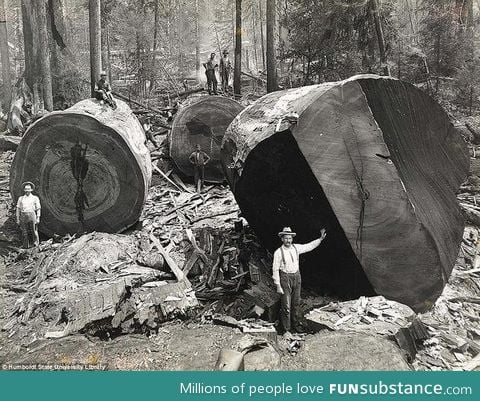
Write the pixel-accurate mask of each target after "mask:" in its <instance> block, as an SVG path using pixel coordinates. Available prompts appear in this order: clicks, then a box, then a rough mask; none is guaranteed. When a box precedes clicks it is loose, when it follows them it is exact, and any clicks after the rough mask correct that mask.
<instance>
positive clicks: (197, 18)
mask: <svg viewBox="0 0 480 401" xmlns="http://www.w3.org/2000/svg"><path fill="white" fill-rule="evenodd" d="M198 1H199V0H195V71H196V72H197V76H199V75H200V68H201V63H200V11H199V8H198ZM218 56H219V57H221V55H220V54H219V55H218Z"/></svg>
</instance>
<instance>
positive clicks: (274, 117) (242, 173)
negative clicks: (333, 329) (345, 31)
mask: <svg viewBox="0 0 480 401" xmlns="http://www.w3.org/2000/svg"><path fill="white" fill-rule="evenodd" d="M292 115H298V121H294V119H292V118H291V117H289V118H287V119H285V121H282V122H281V123H279V120H280V119H281V118H283V117H284V116H292ZM222 163H223V164H224V167H225V170H226V173H227V179H228V181H229V184H230V186H231V188H232V190H233V192H234V194H235V197H236V200H237V202H238V204H239V206H240V208H241V210H242V212H243V214H244V216H245V218H246V219H247V220H248V221H249V223H250V225H251V226H252V227H253V228H254V230H255V231H256V233H257V235H258V236H259V238H260V240H261V241H262V242H263V244H264V245H265V246H266V247H268V248H269V249H270V250H272V251H273V250H274V249H275V248H276V247H278V246H279V245H280V243H279V240H278V237H277V235H276V234H277V232H278V231H279V230H280V229H281V228H282V227H284V226H290V227H292V228H293V229H294V230H295V231H296V232H297V233H298V235H297V237H296V240H298V242H300V243H302V242H307V241H310V240H313V239H315V238H317V237H318V236H319V234H320V229H321V228H322V227H326V228H327V238H326V240H325V241H324V243H322V245H321V246H320V247H319V248H317V249H316V250H315V251H313V252H311V253H310V254H307V256H305V260H304V261H303V262H302V266H304V268H303V273H304V274H303V277H304V286H305V285H307V286H311V287H316V288H322V289H324V290H325V291H334V292H336V293H343V295H344V296H351V297H356V296H359V295H363V294H372V293H378V294H381V295H384V296H385V297H387V298H390V299H393V300H396V301H399V302H402V303H405V304H407V305H409V306H410V307H412V308H413V309H415V310H417V311H421V310H425V309H428V308H429V307H430V306H431V305H432V304H433V302H434V301H435V300H436V298H437V297H438V296H439V295H440V294H441V292H442V290H443V288H444V286H445V284H446V282H447V280H448V278H449V276H450V273H451V271H452V268H453V265H454V263H455V260H456V258H457V255H458V251H459V247H460V243H461V240H462V233H463V229H464V220H463V218H462V214H461V212H460V209H459V206H458V204H457V200H456V197H455V192H456V191H457V190H458V188H459V186H460V184H461V183H462V181H463V180H464V179H465V178H466V176H467V173H468V167H469V158H468V153H467V147H466V144H465V142H464V141H463V139H462V138H461V136H460V135H459V133H458V132H457V131H456V129H455V128H454V127H453V125H452V124H451V123H450V121H449V119H448V116H447V114H446V113H445V112H444V111H443V110H442V108H441V107H440V106H439V105H438V103H436V102H435V101H434V100H433V99H432V98H431V97H430V96H428V95H427V94H426V93H424V92H423V91H421V90H419V89H417V88H416V87H414V86H413V85H411V84H408V83H405V82H402V81H399V80H396V79H392V78H386V77H378V76H375V75H361V76H356V77H353V78H351V79H348V80H345V81H341V82H333V83H326V84H321V85H315V86H307V87H302V88H296V89H289V90H285V91H281V92H274V93H270V94H268V95H266V96H264V97H262V98H261V99H259V100H258V101H257V102H255V103H254V104H252V105H251V106H249V107H248V108H246V109H245V110H244V111H243V112H241V113H240V114H239V115H238V116H237V117H236V118H235V120H234V121H233V122H232V124H231V125H230V126H229V128H228V129H227V132H226V133H225V137H224V140H223V145H222Z"/></svg>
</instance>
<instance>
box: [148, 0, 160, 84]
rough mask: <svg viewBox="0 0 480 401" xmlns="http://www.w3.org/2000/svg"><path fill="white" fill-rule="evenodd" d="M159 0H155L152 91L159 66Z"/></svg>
mask: <svg viewBox="0 0 480 401" xmlns="http://www.w3.org/2000/svg"><path fill="white" fill-rule="evenodd" d="M158 2H159V0H155V6H154V19H153V51H152V70H151V71H150V91H152V90H153V89H154V87H155V81H156V78H157V66H156V62H157V60H156V57H157V55H156V51H157V48H158V20H159V19H160V7H159V4H158Z"/></svg>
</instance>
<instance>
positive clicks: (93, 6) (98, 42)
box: [88, 0, 102, 97]
mask: <svg viewBox="0 0 480 401" xmlns="http://www.w3.org/2000/svg"><path fill="white" fill-rule="evenodd" d="M88 9H89V15H88V17H89V19H88V20H89V26H90V86H91V90H92V97H93V96H94V91H95V82H96V81H97V80H98V79H99V78H100V71H101V69H102V51H101V49H102V35H101V31H102V28H101V26H102V25H101V19H100V0H89V6H88Z"/></svg>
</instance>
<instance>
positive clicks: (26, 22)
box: [22, 0, 39, 111]
mask: <svg viewBox="0 0 480 401" xmlns="http://www.w3.org/2000/svg"><path fill="white" fill-rule="evenodd" d="M22 26H23V29H22V30H23V43H24V49H25V81H26V83H27V85H28V87H29V88H30V89H31V90H32V91H33V90H34V85H35V81H36V78H37V77H38V76H39V71H38V69H37V68H38V66H37V63H36V59H37V53H36V49H37V48H38V45H37V41H38V35H37V34H36V32H37V30H38V29H37V19H36V15H35V12H34V9H33V4H32V0H22ZM36 106H37V105H35V104H34V111H37V110H36Z"/></svg>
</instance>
